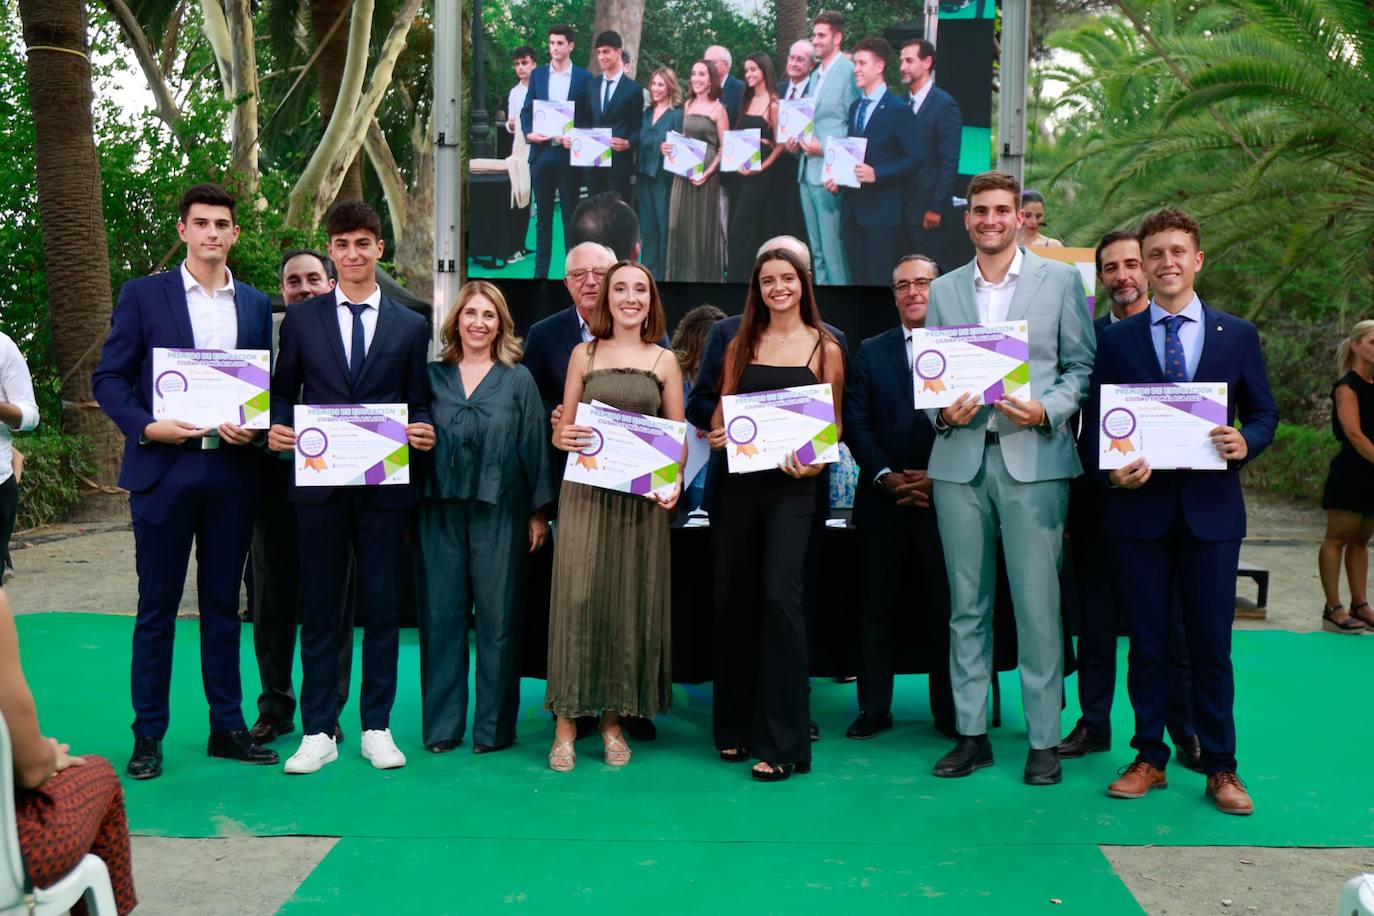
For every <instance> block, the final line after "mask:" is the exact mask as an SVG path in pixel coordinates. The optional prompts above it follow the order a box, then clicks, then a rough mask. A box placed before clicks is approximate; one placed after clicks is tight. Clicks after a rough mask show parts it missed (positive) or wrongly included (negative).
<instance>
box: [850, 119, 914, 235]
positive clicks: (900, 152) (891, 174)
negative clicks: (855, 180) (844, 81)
mask: <svg viewBox="0 0 1374 916" xmlns="http://www.w3.org/2000/svg"><path fill="white" fill-rule="evenodd" d="M862 103H863V97H862V96H861V97H860V98H859V99H858V101H856V102H854V104H852V105H850V106H849V126H850V130H851V136H858V137H866V138H867V139H868V146H867V147H866V148H865V150H864V163H865V164H867V165H871V166H873V173H874V177H875V178H876V180H875V181H874V182H873V183H872V184H864V185H860V186H859V187H857V188H845V189H844V203H843V217H844V219H846V220H850V219H852V220H855V221H856V222H857V223H858V224H859V225H860V226H862V227H863V228H865V229H900V228H901V226H902V215H903V193H902V191H903V188H902V186H903V185H904V184H905V183H906V179H907V176H908V175H909V174H910V173H911V172H912V171H913V170H914V169H915V168H916V160H917V155H916V154H917V150H916V119H915V118H914V117H912V114H911V109H909V108H907V107H906V105H905V104H903V102H902V100H901V99H899V98H897V97H896V96H895V95H893V94H892V93H891V92H884V93H883V97H882V98H881V99H879V100H878V107H877V108H874V109H873V110H872V111H871V112H869V115H868V123H867V124H865V125H864V129H863V130H862V131H860V132H859V133H857V134H855V133H853V132H852V131H853V127H854V117H855V115H856V114H857V113H858V111H859V105H860V104H862Z"/></svg>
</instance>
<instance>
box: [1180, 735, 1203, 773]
mask: <svg viewBox="0 0 1374 916" xmlns="http://www.w3.org/2000/svg"><path fill="white" fill-rule="evenodd" d="M1174 759H1175V760H1177V761H1178V762H1179V763H1181V764H1183V766H1184V767H1186V768H1187V769H1190V770H1192V771H1193V772H1194V773H1201V772H1202V742H1201V741H1199V740H1198V737H1197V735H1189V736H1188V737H1186V738H1184V739H1183V740H1182V741H1180V742H1179V743H1178V744H1175V745H1174Z"/></svg>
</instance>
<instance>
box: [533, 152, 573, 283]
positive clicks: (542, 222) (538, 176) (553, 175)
mask: <svg viewBox="0 0 1374 916" xmlns="http://www.w3.org/2000/svg"><path fill="white" fill-rule="evenodd" d="M565 155H566V154H565ZM556 160H557V156H556V155H554V156H549V155H547V154H546V155H544V156H542V157H541V158H540V159H539V160H538V161H536V162H533V163H531V164H530V186H531V189H532V190H533V192H534V207H535V210H536V212H535V214H534V278H535V279H536V280H542V279H544V278H545V277H547V276H548V275H549V264H550V263H551V262H552V260H553V205H554V196H555V195H557V197H558V202H559V203H560V204H562V211H561V215H562V220H563V247H564V251H566V250H567V246H568V238H569V237H570V236H571V235H572V218H573V211H574V210H576V209H577V201H578V198H579V196H580V195H581V193H582V174H581V173H582V169H575V168H573V167H572V166H570V165H568V164H567V160H566V159H564V161H563V162H558V161H556ZM560 256H561V255H560Z"/></svg>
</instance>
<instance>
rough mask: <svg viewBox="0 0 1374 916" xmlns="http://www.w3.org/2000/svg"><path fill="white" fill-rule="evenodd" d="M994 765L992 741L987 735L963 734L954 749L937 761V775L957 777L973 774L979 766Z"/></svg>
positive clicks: (947, 777) (945, 777) (948, 777)
mask: <svg viewBox="0 0 1374 916" xmlns="http://www.w3.org/2000/svg"><path fill="white" fill-rule="evenodd" d="M990 766H992V742H991V741H989V740H988V736H987V735H962V736H960V738H959V743H958V744H956V745H954V750H952V751H950V752H949V753H948V754H946V755H945V756H943V757H941V758H940V759H939V760H938V761H936V763H935V775H936V776H940V777H942V778H944V779H956V778H958V777H960V776H969V775H972V773H973V771H974V770H976V769H978V768H979V767H990Z"/></svg>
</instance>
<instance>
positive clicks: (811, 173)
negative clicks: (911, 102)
mask: <svg viewBox="0 0 1374 916" xmlns="http://www.w3.org/2000/svg"><path fill="white" fill-rule="evenodd" d="M843 41H844V16H843V15H841V14H840V13H836V12H833V11H830V10H827V11H825V12H822V13H821V14H820V15H818V16H817V17H816V19H815V21H813V22H812V24H811V44H812V45H814V46H815V48H816V56H817V57H818V58H819V62H818V63H817V64H816V69H815V71H814V72H813V73H812V74H811V83H810V86H809V87H808V88H807V92H806V97H807V98H814V99H815V100H816V121H815V124H816V128H815V131H814V133H813V134H812V139H810V140H802V141H793V142H791V143H788V144H787V149H788V151H789V152H793V153H795V152H797V150H799V149H800V150H801V151H802V152H803V153H805V154H806V155H804V156H803V157H802V159H801V163H800V164H799V166H798V170H797V181H798V183H799V184H800V185H801V201H802V215H803V216H804V217H805V219H806V234H807V236H808V237H809V238H810V240H811V257H812V261H813V263H814V265H815V271H814V272H815V275H816V282H817V283H818V284H827V285H832V286H844V285H847V284H848V283H849V266H848V264H847V262H846V261H845V255H844V239H843V238H842V237H841V235H840V196H839V195H838V194H831V193H830V192H829V191H827V190H826V189H825V183H824V181H823V179H822V178H821V170H822V168H823V166H824V165H825V140H826V138H827V137H845V136H848V135H849V106H850V105H852V104H853V103H854V100H855V99H857V98H858V97H859V90H858V88H857V87H856V86H855V85H854V65H853V64H852V63H850V62H849V60H848V58H846V57H845V56H844V55H843V54H841V53H840V45H841V43H842V42H843Z"/></svg>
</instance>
